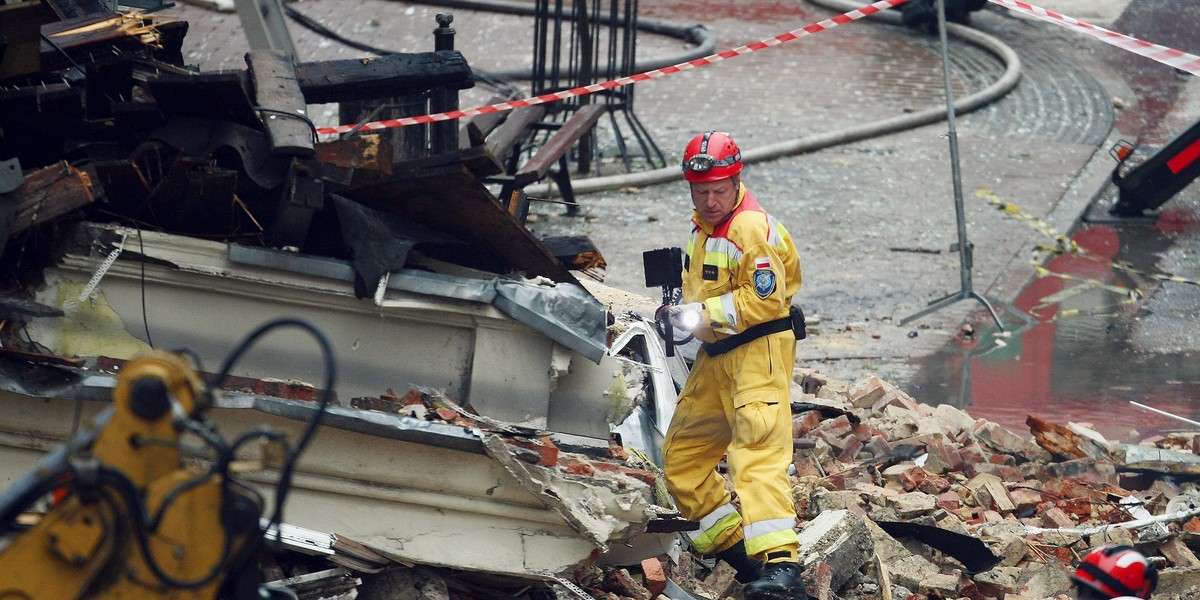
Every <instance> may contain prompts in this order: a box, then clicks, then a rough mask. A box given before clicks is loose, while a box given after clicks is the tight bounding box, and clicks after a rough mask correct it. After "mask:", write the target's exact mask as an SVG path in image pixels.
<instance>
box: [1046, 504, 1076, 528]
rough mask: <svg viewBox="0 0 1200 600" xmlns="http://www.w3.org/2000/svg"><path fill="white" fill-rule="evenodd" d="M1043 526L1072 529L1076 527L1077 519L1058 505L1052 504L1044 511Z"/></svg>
mask: <svg viewBox="0 0 1200 600" xmlns="http://www.w3.org/2000/svg"><path fill="white" fill-rule="evenodd" d="M1041 517H1042V526H1043V527H1047V528H1057V529H1070V528H1072V527H1075V526H1076V524H1075V520H1074V519H1072V518H1071V516H1070V515H1068V514H1067V513H1066V512H1065V511H1063V510H1062V509H1061V508H1058V507H1057V506H1051V507H1049V508H1047V509H1046V510H1044V511H1042V514H1041Z"/></svg>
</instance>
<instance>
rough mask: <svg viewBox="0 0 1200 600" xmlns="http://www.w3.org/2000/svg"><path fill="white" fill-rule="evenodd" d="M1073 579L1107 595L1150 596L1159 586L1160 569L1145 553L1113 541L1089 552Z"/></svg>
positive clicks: (1076, 582)
mask: <svg viewBox="0 0 1200 600" xmlns="http://www.w3.org/2000/svg"><path fill="white" fill-rule="evenodd" d="M1071 579H1072V580H1073V581H1074V582H1075V584H1076V585H1079V586H1087V587H1088V588H1091V589H1092V590H1094V591H1096V592H1097V593H1099V594H1101V595H1103V596H1104V597H1105V598H1115V597H1118V596H1136V597H1138V598H1149V597H1150V594H1152V593H1154V588H1155V586H1157V585H1158V569H1157V568H1156V567H1155V566H1154V564H1153V563H1151V562H1150V561H1149V560H1147V559H1146V557H1145V556H1143V555H1142V553H1141V552H1138V551H1137V550H1134V549H1133V548H1131V547H1129V546H1118V545H1113V544H1110V545H1107V546H1100V547H1099V548H1096V549H1095V550H1092V551H1091V552H1089V553H1088V555H1087V556H1085V557H1084V558H1083V562H1081V563H1079V568H1078V569H1076V570H1075V574H1074V575H1072V576H1071Z"/></svg>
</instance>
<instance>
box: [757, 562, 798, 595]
mask: <svg viewBox="0 0 1200 600" xmlns="http://www.w3.org/2000/svg"><path fill="white" fill-rule="evenodd" d="M742 593H743V594H744V595H745V597H746V600H808V592H807V591H805V589H804V580H803V579H801V578H800V563H794V562H775V563H767V565H766V566H765V567H763V570H762V576H761V577H759V578H758V579H757V580H756V581H751V582H750V583H748V584H746V588H745V589H744V590H742Z"/></svg>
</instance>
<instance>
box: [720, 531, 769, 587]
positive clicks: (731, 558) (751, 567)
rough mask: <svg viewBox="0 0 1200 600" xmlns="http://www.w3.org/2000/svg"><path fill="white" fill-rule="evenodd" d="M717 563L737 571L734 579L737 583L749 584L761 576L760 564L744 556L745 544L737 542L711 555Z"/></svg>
mask: <svg viewBox="0 0 1200 600" xmlns="http://www.w3.org/2000/svg"><path fill="white" fill-rule="evenodd" d="M713 558H716V559H717V560H719V561H724V562H725V563H726V564H728V565H729V566H731V567H733V568H734V570H736V571H737V575H736V576H734V579H737V580H738V582H739V583H749V582H751V581H754V580H756V579H758V578H759V577H761V576H762V566H763V565H762V563H761V562H759V561H757V560H754V559H753V558H750V557H749V556H746V542H744V541H743V542H738V543H736V544H734V545H732V546H730V547H728V548H726V549H724V550H722V551H720V552H718V553H716V554H714V555H713Z"/></svg>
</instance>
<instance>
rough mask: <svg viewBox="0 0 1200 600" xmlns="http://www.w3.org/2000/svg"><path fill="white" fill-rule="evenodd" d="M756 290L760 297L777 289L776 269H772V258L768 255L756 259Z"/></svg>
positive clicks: (768, 294) (764, 296)
mask: <svg viewBox="0 0 1200 600" xmlns="http://www.w3.org/2000/svg"><path fill="white" fill-rule="evenodd" d="M754 291H755V292H757V293H758V297H759V298H766V297H767V296H770V295H771V293H772V292H774V291H775V271H772V270H771V258H770V257H768V256H760V257H758V258H756V259H754Z"/></svg>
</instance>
